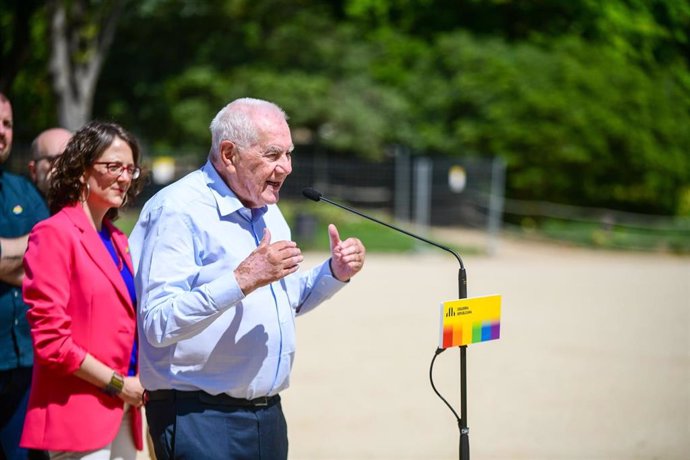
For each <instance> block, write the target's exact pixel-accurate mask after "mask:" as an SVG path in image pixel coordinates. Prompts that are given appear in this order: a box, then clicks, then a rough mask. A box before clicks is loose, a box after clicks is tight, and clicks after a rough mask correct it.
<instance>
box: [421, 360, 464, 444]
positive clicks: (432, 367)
mask: <svg viewBox="0 0 690 460" xmlns="http://www.w3.org/2000/svg"><path fill="white" fill-rule="evenodd" d="M444 351H446V349H445V348H437V349H436V351H435V352H434V357H433V358H431V365H430V366H429V382H431V388H432V389H433V390H434V393H436V396H438V397H439V398H440V399H441V401H443V403H444V404H445V405H446V406H448V409H450V411H451V412H452V413H453V415H454V416H455V420H456V421H457V422H458V429H459V430H460V442H462V419H461V418H460V417H459V416H458V413H457V412H456V411H455V409H453V406H451V405H450V403H448V401H446V398H444V397H443V396H441V393H439V392H438V390H437V389H436V385H434V362H435V361H436V357H437V356H438V355H440V354H441V353H443V352H444Z"/></svg>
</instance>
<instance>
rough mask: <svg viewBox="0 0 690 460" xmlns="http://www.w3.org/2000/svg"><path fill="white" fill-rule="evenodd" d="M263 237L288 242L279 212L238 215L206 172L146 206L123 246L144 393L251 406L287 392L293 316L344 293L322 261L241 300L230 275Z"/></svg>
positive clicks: (215, 177)
mask: <svg viewBox="0 0 690 460" xmlns="http://www.w3.org/2000/svg"><path fill="white" fill-rule="evenodd" d="M264 227H268V228H269V230H270V231H271V242H276V241H281V240H290V239H291V237H290V229H289V227H288V225H287V222H285V219H284V217H283V215H282V214H281V212H280V210H279V209H278V207H277V206H276V205H269V206H266V207H264V208H260V209H254V210H252V209H248V208H245V207H244V206H243V205H242V203H241V202H240V201H239V200H238V199H237V197H236V196H235V195H234V193H233V192H232V191H231V190H230V188H229V187H228V186H227V185H226V184H225V182H224V181H223V180H222V179H221V177H220V175H219V174H218V172H217V171H216V170H215V168H214V167H213V166H212V165H211V163H210V162H207V163H206V164H205V165H204V166H203V167H202V168H201V169H199V170H197V171H194V172H192V173H190V174H189V175H187V176H185V177H183V178H182V179H180V180H179V181H177V182H175V183H174V184H171V185H169V186H168V187H166V188H164V189H163V190H161V191H160V192H159V193H157V194H156V195H155V196H154V197H153V198H151V199H150V200H149V201H148V202H147V203H146V205H145V206H144V208H143V210H142V212H141V215H140V216H139V221H138V222H137V224H136V226H135V227H134V230H133V231H132V234H131V236H130V248H131V252H132V260H133V262H134V268H135V272H136V275H135V284H136V290H137V295H138V298H139V307H138V328H139V341H140V348H139V359H140V361H139V371H140V378H141V383H142V384H143V386H144V388H146V389H148V390H158V389H170V388H173V389H177V390H204V391H206V392H208V393H211V394H220V393H226V394H229V395H230V396H234V397H236V398H246V399H253V398H256V397H260V396H271V395H274V394H277V393H278V392H280V391H281V390H283V389H285V388H287V387H288V385H289V377H290V369H291V367H292V363H293V360H294V356H295V316H296V315H298V314H304V313H306V312H307V311H309V310H311V309H313V308H314V307H316V306H317V305H319V304H320V303H321V302H323V301H324V300H326V299H328V298H329V297H331V296H332V295H333V294H335V293H336V292H337V291H338V290H340V289H341V288H342V287H343V286H344V285H345V284H346V283H343V282H341V281H338V280H337V279H336V278H334V277H333V275H332V273H331V270H330V267H329V263H328V261H325V262H324V263H322V264H321V265H319V266H317V267H315V268H313V269H311V270H309V271H298V272H297V273H294V274H292V275H289V276H287V277H286V278H283V279H282V280H280V281H276V282H274V283H272V284H270V285H268V286H264V287H262V288H259V289H257V290H255V291H253V292H251V293H250V294H249V295H248V296H246V297H245V296H244V294H243V293H242V291H241V289H240V288H239V286H238V284H237V281H236V280H235V276H234V274H233V270H234V269H235V268H236V267H237V265H239V263H240V262H242V260H244V259H245V258H246V257H247V256H248V255H249V254H250V253H251V252H252V251H253V250H254V249H255V248H256V247H257V246H258V244H259V242H260V241H261V238H262V236H263V229H264Z"/></svg>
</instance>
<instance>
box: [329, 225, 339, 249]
mask: <svg viewBox="0 0 690 460" xmlns="http://www.w3.org/2000/svg"><path fill="white" fill-rule="evenodd" d="M328 236H329V238H330V239H331V249H333V248H334V247H335V246H336V245H337V244H338V243H340V235H339V234H338V229H337V228H335V225H333V224H329V225H328Z"/></svg>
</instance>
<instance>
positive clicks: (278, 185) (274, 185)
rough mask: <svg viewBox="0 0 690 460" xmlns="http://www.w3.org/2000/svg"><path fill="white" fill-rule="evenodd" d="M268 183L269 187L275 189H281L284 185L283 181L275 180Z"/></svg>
mask: <svg viewBox="0 0 690 460" xmlns="http://www.w3.org/2000/svg"><path fill="white" fill-rule="evenodd" d="M266 184H268V186H269V187H273V188H274V189H279V188H280V186H281V185H282V183H281V182H273V181H270V180H268V181H266Z"/></svg>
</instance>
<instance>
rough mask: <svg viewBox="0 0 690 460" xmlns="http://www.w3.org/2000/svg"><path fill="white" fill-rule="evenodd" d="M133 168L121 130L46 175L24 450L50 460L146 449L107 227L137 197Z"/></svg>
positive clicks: (88, 143) (30, 282)
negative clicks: (40, 451) (46, 453)
mask: <svg viewBox="0 0 690 460" xmlns="http://www.w3.org/2000/svg"><path fill="white" fill-rule="evenodd" d="M138 160H139V147H138V144H137V142H136V140H135V139H134V138H133V137H132V136H131V135H130V134H129V133H127V132H126V131H125V130H124V129H123V128H121V127H120V126H118V125H115V124H112V123H101V122H91V123H88V124H87V125H85V126H84V127H83V128H81V129H80V130H79V131H77V132H76V133H75V135H74V136H73V137H72V139H71V140H70V142H69V143H68V144H67V147H66V148H65V152H64V153H63V155H62V156H60V157H59V159H58V160H57V161H56V163H55V167H54V169H53V171H52V173H51V174H52V175H51V179H50V180H51V185H50V191H49V194H48V201H49V204H50V208H51V212H52V213H54V215H53V216H52V217H50V218H48V219H47V220H44V221H42V222H40V223H39V224H38V225H36V226H35V227H34V229H33V231H32V232H31V234H30V236H29V245H28V249H27V251H26V255H25V258H24V267H25V270H26V275H25V279H24V285H23V292H24V300H25V301H26V303H27V304H28V305H29V307H30V308H29V312H28V313H27V316H28V319H29V324H30V325H31V334H32V338H33V342H34V358H35V364H34V371H33V385H32V387H31V393H30V396H29V407H28V411H27V415H26V421H25V423H24V432H23V435H22V441H21V445H22V446H24V447H29V448H38V449H43V450H47V451H49V452H50V455H51V458H70V459H72V458H84V457H88V458H115V457H117V458H125V459H128V458H129V459H134V458H135V457H136V450H137V449H139V450H140V449H141V448H142V434H143V433H142V427H141V414H140V409H139V408H140V407H141V405H142V394H143V388H142V386H141V384H140V383H139V377H138V376H137V369H136V320H135V318H136V314H135V306H136V294H135V293H134V284H133V280H132V274H133V270H132V262H131V258H130V254H129V247H128V244H127V238H126V236H125V235H124V234H123V233H122V232H121V231H120V230H118V229H117V228H116V227H114V226H113V224H112V220H113V219H114V218H116V217H117V214H118V208H120V207H121V206H122V205H123V204H125V203H126V202H127V200H128V199H132V198H133V197H134V196H135V195H136V192H137V191H138V188H139V181H138V180H137V179H138V178H139V175H140V169H139V167H138V166H137V163H138ZM94 454H95V455H94ZM89 455H91V457H89Z"/></svg>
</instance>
